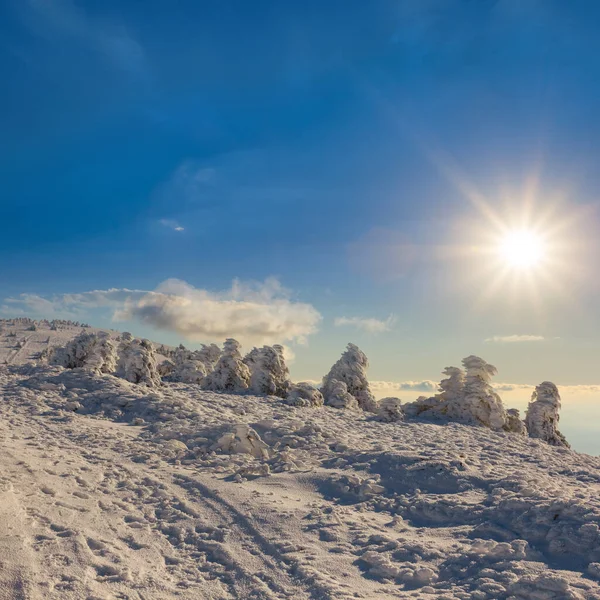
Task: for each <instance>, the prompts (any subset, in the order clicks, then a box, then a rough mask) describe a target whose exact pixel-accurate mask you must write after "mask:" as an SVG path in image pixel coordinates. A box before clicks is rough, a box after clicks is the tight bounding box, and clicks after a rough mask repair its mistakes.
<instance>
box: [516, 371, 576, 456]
mask: <svg viewBox="0 0 600 600" xmlns="http://www.w3.org/2000/svg"><path fill="white" fill-rule="evenodd" d="M559 411H560V395H559V394H558V389H557V387H556V386H555V385H554V384H553V383H551V382H550V381H544V382H543V383H540V385H538V386H537V387H536V388H535V391H534V392H533V394H532V396H531V402H530V403H529V406H528V407H527V413H526V414H525V425H526V426H527V431H528V432H529V436H530V437H532V438H537V439H540V440H544V441H545V442H548V443H549V444H551V445H552V446H564V447H566V448H570V445H569V443H568V442H567V440H566V439H565V436H564V435H563V434H562V433H560V431H558V421H559V419H560V416H559V414H558V413H559Z"/></svg>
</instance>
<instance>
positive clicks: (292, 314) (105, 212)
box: [0, 0, 600, 384]
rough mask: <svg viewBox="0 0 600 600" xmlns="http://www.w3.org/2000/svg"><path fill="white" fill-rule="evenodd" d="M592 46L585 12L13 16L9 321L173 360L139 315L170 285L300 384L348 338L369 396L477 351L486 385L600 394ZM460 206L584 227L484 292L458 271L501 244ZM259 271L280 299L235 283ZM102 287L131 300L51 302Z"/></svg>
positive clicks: (4, 187)
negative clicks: (114, 333) (288, 359)
mask: <svg viewBox="0 0 600 600" xmlns="http://www.w3.org/2000/svg"><path fill="white" fill-rule="evenodd" d="M599 32H600V4H599V3H598V2H596V1H593V0H590V1H587V2H586V1H582V0H571V1H569V2H565V1H562V0H538V1H535V0H477V1H476V0H413V1H403V0H395V1H377V0H375V1H373V2H363V1H354V0H350V1H348V0H345V1H333V0H332V1H330V2H322V1H318V2H317V1H311V0H303V1H302V2H300V1H298V2H295V1H289V2H288V1H285V2H281V1H278V2H276V1H269V2H260V1H258V2H256V1H255V2H245V1H241V0H240V1H213V2H202V1H191V0H189V1H188V0H173V1H172V2H158V1H155V0H146V1H145V2H133V1H127V0H119V1H116V0H105V1H103V2H92V1H84V0H80V1H75V0H73V1H69V0H5V1H4V2H2V3H1V4H0V76H1V77H2V83H3V85H2V90H3V91H2V93H1V94H0V131H2V137H1V143H0V152H1V156H0V182H1V188H0V203H1V213H0V215H1V216H0V228H1V231H0V273H1V277H0V298H2V299H5V300H4V301H3V302H1V303H0V304H3V305H4V308H3V309H2V310H3V312H4V314H5V315H6V316H10V315H11V314H18V313H20V312H24V313H27V314H30V315H32V316H50V317H51V316H63V315H67V316H68V315H71V314H76V315H79V316H80V317H81V318H82V319H83V320H87V321H90V322H92V323H93V324H97V325H100V326H104V325H110V324H111V323H112V320H111V319H112V317H113V315H114V313H115V311H121V316H123V315H125V316H124V317H123V318H124V319H125V320H124V321H123V322H121V323H115V324H113V326H114V327H116V328H119V329H130V330H131V331H133V332H134V333H138V334H139V335H147V336H148V337H152V338H153V339H159V340H165V341H172V342H174V341H177V342H179V341H185V339H184V337H185V336H183V335H182V331H185V328H186V326H187V325H186V324H184V325H183V326H179V329H177V328H174V327H173V326H172V325H173V322H174V321H176V320H177V319H178V318H179V315H174V314H173V311H171V313H170V314H169V315H168V316H167V318H166V319H164V320H162V321H161V320H160V318H158V319H157V317H156V311H154V312H152V314H150V313H149V312H148V311H146V312H143V311H140V310H137V309H136V308H135V307H134V308H133V309H132V308H131V303H134V304H136V303H137V302H138V301H139V299H140V298H144V296H143V294H142V293H141V292H145V291H148V290H155V289H157V287H158V286H159V285H161V284H162V283H163V282H164V281H165V280H168V279H173V278H174V279H178V280H182V281H185V282H187V284H189V286H191V287H189V286H188V287H187V288H186V290H188V292H189V290H190V289H192V288H193V291H192V292H190V293H191V294H192V296H193V297H192V300H191V302H192V304H191V305H190V306H191V308H190V311H191V312H192V313H193V312H194V310H196V307H197V312H198V313H202V314H201V315H200V317H199V318H200V319H201V320H202V323H200V324H199V325H198V331H213V332H214V331H219V332H221V331H225V330H226V327H225V326H224V325H223V323H222V322H221V323H220V325H219V327H217V326H216V325H215V324H214V322H209V321H211V319H212V320H213V321H219V320H221V321H223V320H224V321H225V324H226V325H227V323H228V322H229V319H230V318H231V314H230V313H227V310H228V308H227V306H230V305H228V304H227V303H238V304H239V303H244V302H250V303H252V304H253V308H252V310H254V311H256V310H258V311H259V312H260V311H261V310H262V309H263V308H264V310H265V311H266V313H265V314H266V319H267V320H269V319H270V318H271V317H270V315H271V314H272V313H270V312H269V310H275V313H276V316H275V317H273V319H274V320H275V321H277V323H278V326H277V327H278V328H277V331H276V332H275V333H270V334H269V335H270V336H271V337H269V338H268V339H267V341H275V338H277V336H278V335H279V336H280V337H281V338H282V339H281V340H280V341H283V342H285V343H286V344H288V345H289V346H291V347H292V349H293V351H294V352H295V354H296V362H295V363H294V367H293V368H294V372H295V374H296V376H297V377H300V378H313V379H316V378H319V377H320V376H321V375H322V374H323V373H324V372H325V371H326V370H327V369H328V367H329V365H330V364H331V363H332V362H333V361H334V360H335V359H336V357H337V356H338V355H339V353H340V352H341V350H342V349H343V347H344V345H345V343H346V342H347V341H350V340H352V341H354V342H356V343H358V344H359V345H360V346H361V347H362V348H364V350H365V351H366V353H367V355H368V356H369V357H370V360H371V364H372V368H371V373H372V377H373V378H375V379H378V380H387V381H404V380H409V379H410V380H417V379H432V378H433V379H435V378H437V376H438V373H439V371H440V370H441V369H442V368H443V367H444V366H446V365H448V364H456V363H458V362H459V361H460V359H461V358H462V357H463V356H465V355H468V354H471V353H475V354H479V355H482V356H483V357H484V358H486V359H487V360H489V361H490V362H492V363H495V364H497V366H498V368H499V369H500V376H499V379H500V380H502V381H515V382H522V383H538V382H539V381H541V380H543V379H551V380H555V381H557V382H558V383H563V384H590V383H600V377H599V376H598V370H597V364H598V362H599V358H600V357H599V352H598V350H599V344H598V340H599V339H600V312H599V311H598V310H597V306H596V304H597V297H598V296H597V292H598V289H597V287H598V286H597V283H596V282H595V277H594V271H593V268H594V264H595V261H596V262H597V258H598V253H597V250H596V248H595V245H594V243H593V242H594V240H595V239H596V237H598V236H597V234H598V222H597V206H598V204H597V190H598V189H599V188H600V170H599V169H598V160H599V154H600V120H599V119H598V118H597V112H598V97H599V94H600V35H598V34H599ZM534 179H535V180H536V181H537V187H536V188H535V189H534V190H533V192H531V191H530V188H529V187H528V186H529V185H530V182H531V181H532V180H534ZM474 190H477V194H479V196H478V197H480V198H484V199H485V206H487V207H489V208H490V209H491V210H492V211H494V212H496V213H497V214H498V215H500V219H502V218H505V217H506V219H507V223H508V221H509V216H508V214H509V212H510V210H512V211H513V212H514V211H516V212H517V213H518V212H519V211H520V210H521V209H522V207H523V205H524V203H525V202H526V198H531V197H533V198H534V200H533V203H534V209H533V211H532V213H533V215H532V218H531V222H532V223H533V224H536V219H537V215H542V214H544V213H545V211H546V210H547V209H548V208H549V207H554V206H556V207H557V208H556V209H555V211H554V216H553V217H552V219H553V220H554V221H552V219H550V225H548V227H549V229H552V228H553V227H554V226H555V225H556V224H557V223H559V222H560V223H562V222H566V221H567V220H568V219H569V218H570V217H572V216H577V217H578V220H577V223H576V224H574V225H572V226H571V229H569V230H568V231H567V230H564V231H561V233H560V235H562V236H563V238H562V239H561V240H560V244H563V245H564V246H567V245H568V242H577V243H578V244H580V246H581V247H579V246H578V247H577V249H576V250H577V252H575V250H574V249H573V248H571V247H569V248H567V250H568V251H567V250H565V251H564V253H563V254H564V256H562V258H561V257H560V256H559V259H561V261H562V264H561V267H560V268H558V267H556V269H555V270H554V271H553V270H552V269H551V268H550V267H547V268H546V273H543V274H544V275H545V276H546V277H544V278H543V281H542V278H541V277H538V278H534V279H535V281H533V283H532V285H527V284H526V282H523V281H521V282H520V283H517V284H515V285H512V284H511V283H510V282H504V283H502V282H501V283H500V284H499V286H498V287H496V288H493V289H492V288H491V283H492V281H493V280H494V265H493V264H491V265H483V264H482V263H486V262H488V258H487V257H485V256H484V255H482V254H481V253H475V254H473V255H470V254H469V253H468V252H462V250H464V249H465V248H464V247H471V246H472V245H474V246H477V245H478V244H479V245H483V246H485V244H486V243H489V244H491V243H492V238H493V236H494V235H497V231H495V229H494V226H493V224H492V223H490V220H489V215H487V216H486V211H485V210H482V204H481V202H479V203H478V202H474V201H473V198H474V196H475V195H476V194H475V192H474ZM507 207H508V208H507ZM544 227H546V225H544ZM542 229H543V228H542ZM557 235H558V234H557ZM486 236H487V238H488V239H487V241H486ZM471 238H472V239H471ZM564 238H566V240H565V239H564ZM560 244H558V242H557V245H560ZM459 247H460V249H461V251H458V250H457V249H458V248H459ZM558 254H559V255H560V252H558ZM492 262H493V261H492ZM488 266H489V267H490V268H487V267H488ZM484 267H485V268H484ZM575 272H576V273H575ZM576 274H578V275H579V277H575V275H576ZM538 275H542V274H541V273H540V274H538ZM269 277H275V278H276V279H277V280H278V281H279V282H280V283H281V285H282V286H284V287H285V288H286V289H287V290H289V291H288V292H282V291H281V290H277V289H276V290H275V291H273V290H272V289H271V288H272V287H273V285H271V284H267V285H266V286H262V287H261V286H260V285H258V287H257V284H254V288H253V290H254V291H248V290H247V289H246V288H245V287H244V286H245V282H250V281H254V282H264V281H265V280H266V279H267V278H269ZM235 278H237V279H239V280H240V281H241V282H242V284H241V285H242V287H243V288H244V289H242V291H241V292H239V291H238V292H236V291H235V290H234V291H231V285H232V280H234V279H235ZM546 279H549V280H551V282H552V283H553V284H554V285H553V286H550V285H549V284H548V283H547V281H546ZM513 283H514V282H513ZM509 284H510V285H509ZM178 285H180V284H170V286H169V287H168V292H169V293H171V292H172V290H173V289H179V288H177V286H178ZM173 286H175V287H173ZM269 286H271V287H270V288H269ZM511 286H512V287H511ZM265 287H267V288H269V289H268V290H266V291H265V289H264V288H265ZM275 287H276V286H275ZM532 287H533V288H534V289H533V293H532V289H531V288H532ZM488 288H489V289H490V292H489V293H488V294H487V295H486V297H485V299H483V300H482V299H481V298H479V296H480V295H481V293H482V292H483V291H485V290H487V289H488ZM509 288H510V289H509ZM109 289H115V290H124V289H129V290H140V291H141V292H136V294H134V295H133V296H132V297H131V298H130V300H129V302H130V304H129V305H128V306H129V308H128V309H127V310H125V312H123V306H122V300H123V299H125V298H127V297H128V296H127V293H126V292H113V296H115V297H118V300H115V299H114V298H113V297H112V296H111V300H106V298H108V296H109V294H107V293H105V294H100V295H97V297H96V300H95V301H94V302H90V301H83V300H82V299H81V298H79V299H75V300H74V299H73V298H67V299H65V297H64V294H76V293H83V292H88V291H90V290H100V291H101V292H106V290H109ZM161 289H164V288H161ZM202 290H204V291H202ZM227 290H229V292H227ZM269 290H270V291H269ZM186 293H187V292H186ZM22 294H27V295H26V296H23V295H22ZM535 295H537V296H538V303H537V304H534V303H533V302H532V301H531V296H535ZM100 297H101V298H104V300H98V298H100ZM207 302H208V304H207ZM300 304H301V306H300V309H299V305H300ZM305 305H310V307H312V310H314V311H315V313H318V315H320V316H321V318H320V319H318V318H317V317H314V313H311V314H312V315H313V317H314V319H313V322H311V323H312V324H310V325H307V318H308V321H310V320H311V318H313V317H310V315H309V317H307V316H306V309H307V307H306V306H305ZM257 306H258V308H257ZM273 306H275V307H276V308H275V309H273ZM261 307H262V308H261ZM277 307H278V308H277ZM310 307H308V308H310ZM154 308H156V307H154ZM241 308H243V307H241ZM170 310H171V309H170ZM223 310H225V314H223ZM252 310H251V312H250V317H248V318H249V319H250V320H253V319H255V315H256V313H255V312H252ZM190 311H188V314H187V315H186V319H188V320H189V319H190V318H192V320H193V315H192V317H190V314H189V312H190ZM303 311H304V312H303ZM298 312H300V313H301V314H300V317H298ZM283 313H285V314H283ZM261 314H262V313H261ZM162 316H163V315H159V317H161V318H162ZM246 316H247V315H246ZM236 318H237V317H236ZM296 318H300V320H301V321H302V323H301V324H300V325H298V326H297V324H296V323H295V322H294V319H296ZM340 318H345V319H346V320H345V321H344V320H342V321H341V322H340V321H338V325H336V324H335V319H340ZM153 319H154V320H153ZM369 319H370V320H371V321H365V320H369ZM243 320H244V319H243V318H241V321H243ZM165 323H166V324H165ZM186 323H187V321H186ZM159 325H160V327H159ZM296 326H297V328H296V329H294V327H296ZM211 327H212V329H211ZM244 327H245V328H246V329H244ZM240 328H241V329H240ZM240 330H241V331H247V334H248V335H247V336H246V337H247V339H248V340H250V342H252V341H253V340H254V338H253V337H252V335H254V334H255V333H256V330H255V329H253V327H252V323H248V322H247V321H245V322H240V323H238V329H237V330H236V331H240ZM236 331H234V333H235V332H236ZM278 332H279V333H278ZM506 336H518V339H519V340H520V341H513V342H505V341H485V340H491V339H498V340H500V339H501V338H504V337H506ZM524 336H525V337H524ZM531 336H534V337H535V339H533V338H531ZM209 337H210V335H208V334H207V336H206V339H207V340H208V338H209ZM242 337H243V336H242ZM303 337H305V338H306V341H307V344H304V345H303V344H302V343H298V342H301V341H303V340H302V338H303ZM541 338H543V339H541ZM201 339H203V338H202V336H201V335H196V336H195V341H196V342H199V341H201ZM186 343H188V342H186ZM189 343H190V344H192V343H193V340H192V341H191V342H189Z"/></svg>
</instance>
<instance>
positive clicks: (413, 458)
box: [0, 322, 600, 600]
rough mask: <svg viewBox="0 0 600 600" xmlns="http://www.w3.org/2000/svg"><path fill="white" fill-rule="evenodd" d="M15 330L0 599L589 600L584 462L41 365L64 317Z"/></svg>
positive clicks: (592, 557) (362, 418)
mask: <svg viewBox="0 0 600 600" xmlns="http://www.w3.org/2000/svg"><path fill="white" fill-rule="evenodd" d="M30 328H31V324H30V323H27V322H16V323H13V322H1V323H0V330H1V332H0V363H7V364H4V365H3V366H0V396H1V397H2V398H1V402H0V443H1V444H2V449H1V451H0V478H1V480H0V494H1V496H2V498H1V501H0V510H1V511H2V513H3V514H2V519H0V528H1V530H2V536H1V537H0V561H1V562H2V564H3V569H2V570H0V598H24V599H25V598H26V599H61V600H62V599H67V600H69V599H77V600H79V599H86V600H99V599H106V600H108V599H125V598H127V599H132V600H133V599H135V600H138V599H139V600H166V599H171V598H173V599H175V598H178V599H190V600H191V599H194V600H197V599H199V598H202V599H205V598H206V599H210V600H213V599H214V600H217V599H219V600H221V599H223V600H225V599H230V598H231V599H233V598H253V599H268V600H280V599H284V598H294V599H298V600H302V599H307V600H308V599H313V600H321V599H324V600H334V599H336V600H337V599H340V600H341V599H343V600H349V599H351V598H353V599H356V598H363V599H385V598H434V599H439V600H451V599H452V600H455V599H461V600H467V599H475V600H486V599H489V600H504V599H508V598H511V599H519V600H521V599H523V600H525V599H540V600H553V599H556V600H567V599H600V529H599V525H600V459H599V458H594V457H590V456H587V455H583V454H578V453H576V452H573V451H571V450H568V449H566V448H557V447H552V446H550V445H548V444H546V443H544V442H542V441H539V440H533V439H530V438H527V437H524V436H518V435H515V434H511V433H506V432H494V431H491V430H489V429H485V428H482V427H470V426H466V425H460V424H456V423H450V424H442V425H436V424H432V423H426V422H420V421H419V420H414V421H409V422H393V423H384V422H380V421H378V420H376V418H375V417H374V415H372V414H370V413H364V412H358V411H350V410H340V409H335V408H331V407H327V406H326V407H320V408H312V407H305V408H297V407H292V406H288V405H286V404H285V403H284V402H283V401H282V400H281V399H280V398H275V397H272V396H269V397H258V396H250V395H228V394H220V393H215V392H206V391H201V390H200V388H199V386H197V385H193V384H189V385H188V384H181V383H170V384H165V385H163V386H161V387H160V388H155V389H152V388H146V387H143V386H139V385H135V384H132V383H129V382H128V381H125V380H123V379H119V378H116V377H113V376H112V375H95V374H92V373H89V372H86V371H83V370H80V369H72V370H65V369H63V368H61V367H53V366H47V365H43V364H38V363H36V356H37V355H38V353H39V352H42V351H43V350H44V348H45V347H47V346H48V345H50V346H60V345H63V344H64V343H65V341H67V340H68V339H70V338H72V337H74V336H75V335H77V334H78V333H79V332H80V331H81V327H73V326H67V325H65V326H64V327H63V328H58V329H56V330H51V329H50V328H49V326H39V327H38V328H37V330H36V331H32V330H30ZM86 331H93V330H92V329H86ZM112 335H114V336H115V337H116V335H117V333H116V332H112Z"/></svg>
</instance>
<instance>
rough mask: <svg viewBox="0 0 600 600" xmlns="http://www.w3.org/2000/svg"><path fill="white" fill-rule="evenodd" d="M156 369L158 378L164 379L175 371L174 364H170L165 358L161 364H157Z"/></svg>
mask: <svg viewBox="0 0 600 600" xmlns="http://www.w3.org/2000/svg"><path fill="white" fill-rule="evenodd" d="M156 368H157V370H158V374H159V375H160V378H161V379H164V378H165V377H169V376H170V375H171V373H173V370H174V369H175V364H174V363H173V362H171V361H170V360H169V359H168V358H165V360H163V361H162V362H161V363H158V366H157V367H156Z"/></svg>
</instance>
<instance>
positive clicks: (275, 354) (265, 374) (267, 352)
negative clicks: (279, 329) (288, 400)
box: [244, 344, 291, 398]
mask: <svg viewBox="0 0 600 600" xmlns="http://www.w3.org/2000/svg"><path fill="white" fill-rule="evenodd" d="M244 363H245V364H246V365H247V366H248V368H249V369H250V385H249V391H251V392H252V393H254V394H268V395H270V396H279V397H281V398H285V397H286V396H287V394H288V391H289V389H290V385H291V381H290V372H289V370H288V368H287V365H286V364H285V359H284V357H283V347H282V346H279V345H278V344H276V345H275V346H263V347H262V348H254V349H253V350H252V351H251V352H250V353H249V354H248V355H247V356H246V358H245V359H244Z"/></svg>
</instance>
